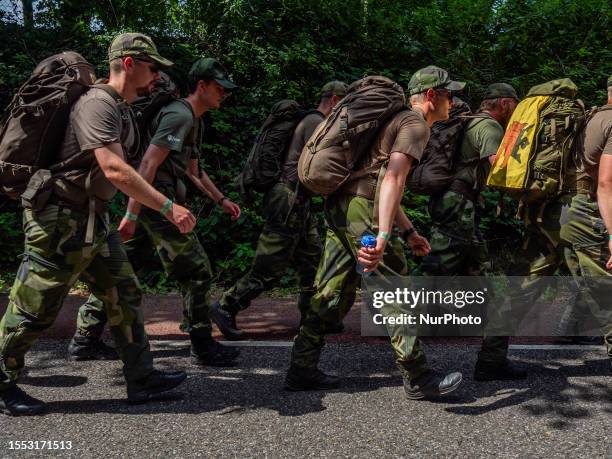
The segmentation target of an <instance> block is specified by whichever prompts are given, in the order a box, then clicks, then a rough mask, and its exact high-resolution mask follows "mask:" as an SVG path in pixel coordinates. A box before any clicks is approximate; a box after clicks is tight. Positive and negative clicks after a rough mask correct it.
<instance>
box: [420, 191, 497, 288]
mask: <svg viewBox="0 0 612 459" xmlns="http://www.w3.org/2000/svg"><path fill="white" fill-rule="evenodd" d="M477 210H478V209H477V208H476V205H475V204H474V202H473V201H472V200H470V199H467V198H466V197H465V196H464V195H461V194H459V193H456V192H454V191H447V192H446V193H444V194H443V195H441V196H434V197H432V198H431V200H430V203H429V215H430V216H431V220H432V230H431V237H430V238H429V244H430V245H431V252H429V254H428V255H426V256H425V257H423V259H422V260H421V264H420V265H419V266H417V267H416V268H415V269H414V271H413V273H412V274H413V275H415V276H419V275H425V276H480V275H483V274H484V273H485V271H486V270H487V269H489V268H490V261H489V252H488V250H487V245H486V242H485V241H484V239H483V237H482V234H481V233H480V229H479V228H478V220H479V219H478V216H477V213H478V212H477Z"/></svg>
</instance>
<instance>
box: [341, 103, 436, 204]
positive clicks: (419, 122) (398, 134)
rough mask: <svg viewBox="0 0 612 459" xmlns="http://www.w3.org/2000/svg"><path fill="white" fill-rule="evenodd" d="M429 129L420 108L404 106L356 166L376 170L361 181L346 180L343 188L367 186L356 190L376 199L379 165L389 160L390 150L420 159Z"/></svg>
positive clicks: (345, 189) (350, 191)
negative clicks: (409, 108) (408, 108)
mask: <svg viewBox="0 0 612 459" xmlns="http://www.w3.org/2000/svg"><path fill="white" fill-rule="evenodd" d="M429 133H430V130H429V126H428V125H427V122H426V121H425V117H424V116H423V113H422V112H421V111H420V110H418V109H412V110H403V111H401V112H399V113H397V114H396V115H395V116H394V117H393V118H392V119H391V121H389V122H388V123H387V124H386V125H385V126H383V128H382V129H381V131H380V133H379V134H378V137H377V138H376V140H375V141H374V143H373V147H372V149H371V150H370V152H369V154H367V155H365V157H364V158H362V160H361V161H360V162H359V163H358V164H357V166H356V167H355V170H357V171H358V170H362V169H365V168H369V167H371V168H372V169H373V170H374V171H373V172H372V173H370V174H368V175H367V176H365V177H363V178H362V179H359V180H358V181H353V182H349V183H347V184H346V185H345V186H344V187H343V188H342V190H343V191H346V192H348V193H353V192H355V190H356V189H359V190H364V189H368V190H369V192H368V193H364V192H356V194H360V195H366V194H368V195H369V196H365V197H369V198H370V199H373V198H374V191H375V190H376V182H377V179H378V174H379V171H380V168H381V167H382V165H383V164H384V163H385V162H387V161H388V160H389V157H390V156H391V153H395V152H397V153H403V154H405V155H407V156H410V157H411V158H413V159H415V160H416V161H420V160H421V157H422V156H423V151H424V150H425V146H426V145H427V142H428V141H429ZM364 185H365V186H364Z"/></svg>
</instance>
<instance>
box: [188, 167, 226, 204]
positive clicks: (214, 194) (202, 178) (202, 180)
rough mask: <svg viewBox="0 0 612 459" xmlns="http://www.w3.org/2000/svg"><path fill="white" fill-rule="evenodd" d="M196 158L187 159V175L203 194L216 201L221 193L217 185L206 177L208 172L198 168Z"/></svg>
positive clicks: (220, 196) (221, 195)
mask: <svg viewBox="0 0 612 459" xmlns="http://www.w3.org/2000/svg"><path fill="white" fill-rule="evenodd" d="M199 169H200V168H199V167H198V160H197V159H191V160H190V161H189V169H188V172H187V176H188V177H189V180H191V181H192V182H193V184H194V185H195V186H196V187H197V188H198V189H199V190H200V191H202V192H203V193H204V194H206V195H207V196H208V197H209V198H210V199H212V200H213V201H214V202H218V201H219V199H221V198H222V197H223V193H221V191H219V189H218V188H217V186H216V185H215V184H214V183H213V181H212V180H211V179H210V177H208V174H207V173H206V172H205V171H203V170H199Z"/></svg>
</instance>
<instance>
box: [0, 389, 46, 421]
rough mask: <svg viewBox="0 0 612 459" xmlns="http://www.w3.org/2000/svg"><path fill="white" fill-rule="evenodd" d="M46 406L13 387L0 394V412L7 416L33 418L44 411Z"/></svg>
mask: <svg viewBox="0 0 612 459" xmlns="http://www.w3.org/2000/svg"><path fill="white" fill-rule="evenodd" d="M46 407H47V405H46V404H45V402H43V401H41V400H38V399H36V398H34V397H31V396H29V395H28V394H26V393H25V392H24V391H23V390H22V389H20V388H19V387H17V385H13V386H11V387H9V388H8V389H7V390H5V391H3V392H0V411H2V413H4V414H8V415H9V416H33V415H36V414H40V413H42V412H43V411H45V408H46Z"/></svg>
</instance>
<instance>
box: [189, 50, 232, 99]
mask: <svg viewBox="0 0 612 459" xmlns="http://www.w3.org/2000/svg"><path fill="white" fill-rule="evenodd" d="M188 75H189V78H193V79H200V80H215V81H216V82H217V83H219V84H220V85H221V86H223V87H224V88H225V89H227V90H228V91H233V90H234V89H238V85H236V84H234V83H233V82H232V81H231V80H230V78H229V73H228V72H227V70H226V69H225V67H223V66H222V65H221V63H220V62H219V61H218V60H216V59H213V58H212V57H201V58H199V59H198V60H197V61H195V62H194V63H193V65H192V66H191V70H189V73H188Z"/></svg>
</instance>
